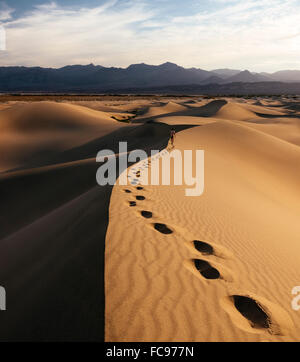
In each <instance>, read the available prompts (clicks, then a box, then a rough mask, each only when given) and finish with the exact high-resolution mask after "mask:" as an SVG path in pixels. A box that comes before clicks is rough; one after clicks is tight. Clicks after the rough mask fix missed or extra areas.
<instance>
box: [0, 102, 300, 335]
mask: <svg viewBox="0 0 300 362" xmlns="http://www.w3.org/2000/svg"><path fill="white" fill-rule="evenodd" d="M36 100H37V101H36ZM171 127H174V128H175V129H176V132H177V135H176V139H175V147H174V149H171V147H170V144H169V143H168V140H169V133H170V128H171ZM122 141H127V142H128V151H131V150H135V149H143V150H145V151H147V152H148V154H150V150H153V149H156V150H159V151H160V152H159V154H158V155H157V156H155V157H149V158H148V159H145V160H143V161H141V162H138V163H135V164H130V165H129V168H128V169H120V170H118V172H119V174H120V175H121V176H124V175H125V177H127V174H128V177H129V178H128V181H129V184H128V185H124V186H122V185H119V183H118V182H117V183H116V184H115V185H114V186H109V185H108V186H104V187H101V186H99V185H97V183H96V172H97V170H98V168H99V166H100V164H99V163H97V162H96V155H97V153H98V152H99V151H101V150H104V149H109V150H113V151H114V152H115V153H116V154H118V147H119V142H122ZM173 150H177V151H184V150H194V151H196V150H204V152H205V190H204V193H203V195H201V196H197V197H187V196H186V195H185V189H186V187H187V185H185V184H184V185H182V186H176V185H173V184H172V185H170V186H153V185H144V181H145V180H146V176H147V174H148V172H149V170H150V168H151V167H150V166H151V165H152V164H153V163H157V164H158V165H159V171H161V167H162V162H163V160H165V159H167V158H168V156H169V154H170V152H171V151H173ZM0 153H1V158H0V196H1V204H0V217H1V229H0V285H2V286H4V287H5V288H6V292H7V311H6V312H5V313H1V315H0V340H1V341H14V340H18V341H19V340H21V341H40V340H41V341H101V340H106V341H300V311H298V312H297V311H295V310H293V308H292V305H291V303H292V299H293V298H294V296H293V295H292V289H293V288H294V287H295V286H298V285H300V269H299V265H300V223H299V213H300V187H299V184H300V168H299V164H300V99H297V98H294V97H252V98H247V99H246V98H216V99H208V98H206V97H201V96H199V97H159V96H153V97H115V98H114V97H102V98H101V97H100V96H99V97H94V98H93V99H91V98H89V97H87V98H84V97H83V98H82V99H78V98H72V97H67V98H66V99H64V97H60V98H59V99H56V98H55V97H54V98H53V99H52V98H51V99H48V100H47V99H44V98H43V97H42V98H40V99H38V98H35V97H33V98H30V97H28V98H23V99H22V98H21V99H11V98H8V99H2V103H0ZM193 166H194V167H195V166H196V165H195V161H194V165H193ZM171 171H174V165H172V167H171ZM152 172H153V171H152ZM149 173H151V172H149Z"/></svg>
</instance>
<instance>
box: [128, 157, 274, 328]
mask: <svg viewBox="0 0 300 362" xmlns="http://www.w3.org/2000/svg"><path fill="white" fill-rule="evenodd" d="M154 158H157V156H156V157H154ZM149 165H151V161H149V162H144V163H143V167H142V170H143V169H144V168H148V167H149ZM132 171H134V174H135V176H136V177H135V178H133V181H131V185H132V186H134V187H135V189H136V190H137V191H146V190H145V188H144V187H142V186H139V183H138V182H139V179H140V177H141V169H139V170H136V169H135V168H133V169H132ZM128 178H129V179H130V178H131V177H130V176H129V177H128ZM124 192H125V193H126V194H132V191H131V190H129V189H125V190H124ZM135 199H136V201H129V202H128V203H129V206H130V207H136V206H137V201H145V200H146V197H145V196H143V195H135ZM139 213H140V215H141V216H142V217H143V218H145V219H148V220H149V219H152V218H153V212H152V211H149V210H142V211H140V212H139ZM152 227H153V229H154V230H156V231H157V232H159V233H161V234H164V235H171V234H173V233H174V230H173V229H172V228H171V227H169V226H168V225H166V224H164V223H157V222H156V223H152ZM187 246H188V247H189V248H190V250H191V251H193V252H194V253H200V254H201V255H202V256H204V257H206V258H210V257H211V256H213V257H214V258H219V259H223V260H224V259H226V258H227V256H229V255H232V254H231V252H230V251H227V250H226V249H225V248H223V247H218V246H217V245H211V244H210V243H208V242H204V241H200V240H193V241H192V242H188V243H187ZM215 264H216V263H214V262H212V261H210V260H205V259H200V258H193V259H191V260H190V261H189V262H187V263H186V264H185V265H186V266H187V268H188V269H189V270H190V271H192V272H193V273H194V274H195V271H196V272H197V273H198V276H200V277H201V278H204V279H206V280H208V281H212V280H223V281H225V282H233V281H234V280H233V278H232V279H231V278H230V272H229V270H228V269H227V268H225V267H224V268H222V266H221V264H218V266H216V265H215ZM227 300H230V302H231V307H230V309H231V310H229V313H230V314H232V312H234V313H239V315H240V316H242V317H244V318H245V319H246V320H247V321H248V323H249V325H250V326H251V328H253V330H254V331H267V332H269V333H271V334H274V331H272V328H271V327H272V318H271V316H270V315H269V314H268V313H267V312H266V311H265V309H266V308H264V306H263V305H262V304H261V303H259V302H258V301H257V300H255V299H254V298H251V297H250V296H245V295H230V296H228V297H227ZM275 334H280V332H279V331H278V330H277V333H275Z"/></svg>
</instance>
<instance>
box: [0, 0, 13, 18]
mask: <svg viewBox="0 0 300 362" xmlns="http://www.w3.org/2000/svg"><path fill="white" fill-rule="evenodd" d="M13 12H14V9H12V8H10V7H9V6H8V5H7V4H6V3H5V2H4V1H0V22H3V21H6V20H9V19H11V15H12V13H13Z"/></svg>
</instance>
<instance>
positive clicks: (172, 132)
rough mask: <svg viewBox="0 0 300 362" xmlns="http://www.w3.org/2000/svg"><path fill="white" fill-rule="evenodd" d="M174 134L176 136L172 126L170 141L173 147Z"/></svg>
mask: <svg viewBox="0 0 300 362" xmlns="http://www.w3.org/2000/svg"><path fill="white" fill-rule="evenodd" d="M175 136H176V132H175V128H172V129H171V132H170V141H171V145H172V147H174V141H175Z"/></svg>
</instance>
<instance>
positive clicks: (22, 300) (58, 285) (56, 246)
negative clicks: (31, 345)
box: [0, 104, 184, 341]
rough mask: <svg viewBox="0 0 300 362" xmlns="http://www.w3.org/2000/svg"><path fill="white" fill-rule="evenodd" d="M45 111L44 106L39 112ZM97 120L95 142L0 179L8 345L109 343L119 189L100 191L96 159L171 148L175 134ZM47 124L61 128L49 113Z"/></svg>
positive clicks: (1, 318) (1, 330) (3, 332)
mask: <svg viewBox="0 0 300 362" xmlns="http://www.w3.org/2000/svg"><path fill="white" fill-rule="evenodd" d="M34 106H35V105H30V107H32V109H33V113H32V117H33V119H32V122H33V124H34V123H36V122H37V120H36V119H35V117H36V114H35V111H37V110H36V109H35V107H34ZM44 106H45V105H37V108H38V112H39V107H44ZM60 106H61V105H59V106H58V108H59V110H61V107H60ZM53 107H54V108H55V109H56V105H54V106H53ZM49 108H50V111H51V108H52V104H50V105H49V104H47V110H48V111H49ZM66 108H67V110H69V107H66ZM66 108H65V109H66ZM71 110H72V111H73V110H75V115H74V114H69V113H68V111H64V115H66V116H67V117H66V120H67V121H68V117H69V120H70V123H71V127H73V126H72V124H73V119H74V116H75V117H77V118H78V123H79V125H80V127H81V124H82V123H84V127H85V122H88V121H86V117H85V116H86V112H85V111H84V117H83V115H82V114H80V110H79V115H78V112H77V111H78V109H77V107H75V108H73V106H72V108H71ZM43 112H44V111H43ZM65 113H68V114H65ZM71 113H72V112H71ZM92 113H93V115H94V114H95V118H93V120H91V122H92V123H93V122H94V121H95V125H93V134H94V135H93V137H92V135H91V138H90V140H89V141H88V142H86V143H84V144H83V143H81V144H80V145H77V146H76V137H75V138H74V144H75V146H76V147H74V146H73V147H70V146H69V145H68V146H67V147H65V148H63V149H62V150H57V149H55V153H54V155H53V154H52V153H51V154H50V155H43V157H39V156H40V155H39V152H38V151H36V152H37V155H36V154H35V155H36V158H35V161H34V162H33V160H32V159H31V160H27V159H25V161H24V163H23V164H21V165H19V170H15V171H11V172H5V173H2V174H0V198H1V204H0V215H1V225H2V226H3V227H1V234H0V280H1V283H2V285H4V286H5V287H6V290H7V295H8V305H9V308H8V310H7V311H6V313H1V315H0V339H1V340H2V341H101V340H103V339H104V248H105V234H106V227H107V223H108V206H109V202H110V194H111V189H112V188H111V187H110V186H107V187H100V186H98V185H96V171H97V169H98V167H99V166H100V164H97V163H96V162H95V157H96V154H97V153H98V152H99V151H100V150H102V149H103V148H108V149H111V150H113V151H114V152H115V153H116V154H117V153H118V143H119V142H120V141H127V140H128V141H129V143H128V150H129V151H130V150H132V149H136V148H143V149H150V148H158V149H161V148H164V147H165V146H166V144H167V140H168V136H169V127H168V126H166V125H161V124H145V125H135V126H134V127H131V126H124V124H121V125H120V124H119V123H116V125H117V127H116V128H115V127H111V122H113V123H112V124H115V121H111V120H110V119H109V118H105V117H104V118H103V119H104V125H103V122H102V121H103V119H102V116H103V115H101V117H100V118H101V122H102V123H101V122H99V117H98V113H97V112H96V113H95V111H92ZM51 114H52V115H54V114H55V112H54V113H51ZM27 117H28V119H27V121H28V123H29V124H30V114H28V115H27ZM39 117H43V113H42V114H40V113H39ZM93 117H94V116H93ZM45 119H46V120H47V122H52V121H53V122H54V123H55V122H56V121H57V118H56V117H54V119H53V120H51V117H50V116H49V115H48V114H45ZM67 121H66V122H67ZM22 122H25V121H24V120H22ZM41 122H43V119H41ZM106 125H107V128H106ZM52 126H53V125H52ZM9 127H12V125H10V126H9ZM14 127H16V125H15V124H14ZM32 127H36V126H32ZM59 127H60V125H59ZM54 128H55V127H54ZM183 128H184V127H183ZM180 129H181V127H178V130H180ZM47 137H49V138H50V139H51V137H52V136H51V135H50V134H47Z"/></svg>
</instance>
